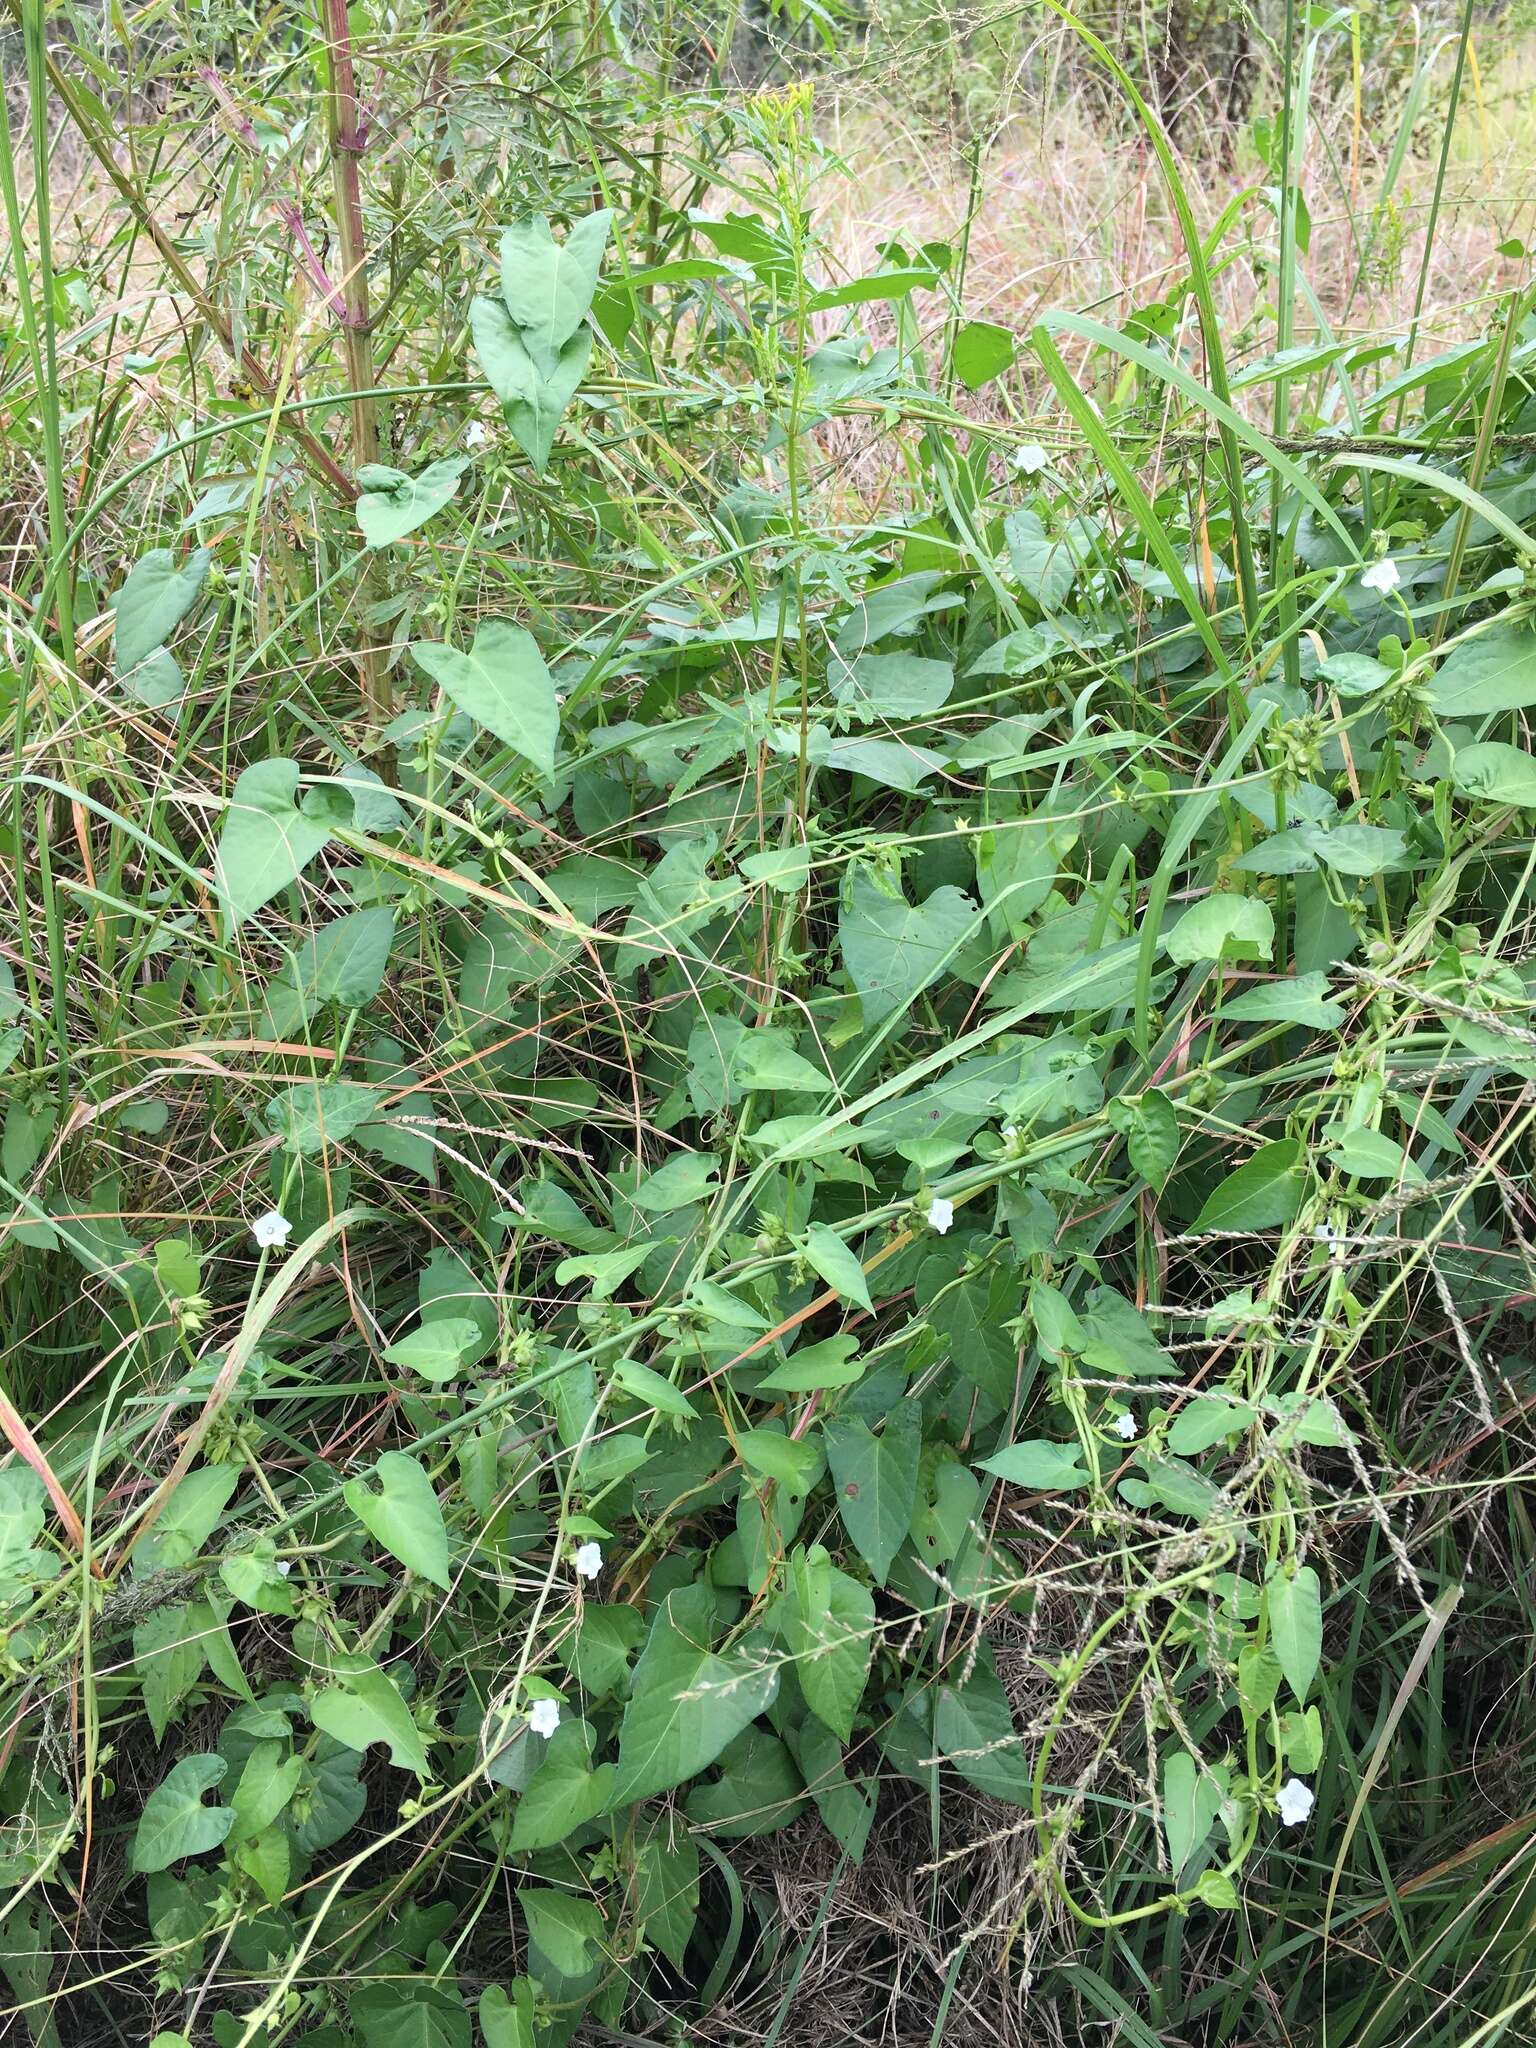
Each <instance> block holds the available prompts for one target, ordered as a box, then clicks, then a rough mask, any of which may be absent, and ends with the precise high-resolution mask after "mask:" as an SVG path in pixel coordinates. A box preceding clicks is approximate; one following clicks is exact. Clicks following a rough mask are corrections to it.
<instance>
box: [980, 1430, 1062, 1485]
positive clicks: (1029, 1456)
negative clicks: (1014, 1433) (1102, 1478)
mask: <svg viewBox="0 0 1536 2048" xmlns="http://www.w3.org/2000/svg"><path fill="white" fill-rule="evenodd" d="M1081 1459H1082V1450H1081V1448H1080V1447H1079V1446H1078V1445H1077V1444H1053V1443H1048V1442H1047V1441H1046V1440H1045V1439H1044V1438H1043V1437H1033V1438H1031V1439H1030V1441H1029V1442H1028V1443H1022V1444H1008V1445H1007V1446H1006V1447H1005V1448H1004V1449H1003V1450H1000V1451H997V1452H995V1453H994V1454H993V1456H991V1457H990V1458H983V1459H982V1460H981V1461H980V1462H981V1469H982V1471H983V1472H991V1473H993V1474H994V1475H995V1476H996V1477H997V1478H999V1479H1006V1480H1007V1481H1008V1482H1009V1484H1010V1485H1011V1486H1035V1487H1042V1488H1045V1489H1047V1490H1049V1491H1052V1492H1055V1491H1058V1490H1061V1489H1065V1488H1068V1487H1074V1486H1086V1485H1087V1484H1088V1474H1087V1473H1086V1472H1085V1471H1084V1469H1083V1466H1082V1463H1081Z"/></svg>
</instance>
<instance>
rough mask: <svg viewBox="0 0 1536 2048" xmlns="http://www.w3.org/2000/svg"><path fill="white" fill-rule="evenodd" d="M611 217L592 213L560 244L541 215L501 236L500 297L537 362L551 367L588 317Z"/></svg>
mask: <svg viewBox="0 0 1536 2048" xmlns="http://www.w3.org/2000/svg"><path fill="white" fill-rule="evenodd" d="M612 224H613V215H612V213H611V212H609V211H608V210H607V209H606V208H604V209H603V210H601V211H600V212H597V213H589V214H587V215H586V216H585V217H584V218H583V219H581V220H578V221H576V222H575V223H574V225H573V226H572V227H571V229H570V231H569V232H568V233H567V235H566V238H565V240H564V241H563V242H557V241H556V240H555V238H554V235H553V233H552V232H551V229H550V225H549V222H548V221H547V220H546V219H545V218H544V216H543V215H542V214H537V215H535V216H534V217H533V218H532V219H531V220H522V221H518V222H517V223H516V224H515V225H514V226H512V227H509V228H507V229H506V230H505V232H504V233H503V235H502V238H501V299H502V304H503V305H504V306H505V307H506V309H507V312H508V313H509V315H510V316H511V319H512V324H513V326H514V327H516V328H517V329H518V332H519V333H520V335H521V337H522V339H523V341H524V343H525V344H526V346H527V348H528V351H529V353H530V354H531V355H532V357H533V359H534V361H535V362H536V363H537V364H539V365H540V367H541V368H543V369H545V370H549V369H552V368H553V367H554V364H555V362H556V361H557V360H558V358H559V355H560V351H561V350H562V349H563V348H564V347H565V345H566V343H567V342H568V341H569V340H570V339H571V336H572V335H573V334H575V332H576V330H577V329H578V328H579V327H580V326H581V323H582V321H583V320H585V319H586V317H587V309H588V308H589V307H590V306H591V304H592V295H593V293H594V292H595V291H596V290H597V279H598V273H599V271H600V270H601V269H602V264H603V251H604V250H605V249H606V248H607V246H608V230H609V228H610V227H611V226H612Z"/></svg>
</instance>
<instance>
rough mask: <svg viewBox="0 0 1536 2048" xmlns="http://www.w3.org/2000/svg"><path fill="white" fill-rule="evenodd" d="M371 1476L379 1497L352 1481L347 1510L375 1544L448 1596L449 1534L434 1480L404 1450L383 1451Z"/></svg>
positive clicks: (345, 1490)
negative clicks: (435, 1491) (440, 1588)
mask: <svg viewBox="0 0 1536 2048" xmlns="http://www.w3.org/2000/svg"><path fill="white" fill-rule="evenodd" d="M372 1476H373V1478H374V1479H375V1480H376V1481H377V1482H378V1488H379V1490H378V1491H377V1492H375V1491H374V1489H373V1488H372V1487H371V1486H370V1485H369V1484H368V1482H367V1481H366V1480H364V1479H349V1480H348V1481H347V1483H346V1485H345V1486H344V1487H343V1489H342V1491H343V1493H344V1494H345V1496H346V1502H347V1506H348V1507H349V1508H350V1509H351V1510H352V1512H353V1514H354V1515H356V1517H357V1519H358V1520H359V1521H360V1522H361V1523H362V1525H363V1527H364V1528H365V1529H366V1530H367V1531H368V1533H369V1535H370V1536H372V1538H373V1540H374V1541H375V1542H376V1543H378V1544H379V1545H381V1546H382V1547H383V1548H384V1549H385V1550H387V1551H388V1552H389V1553H390V1555H391V1556H392V1557H397V1558H399V1560H400V1562H401V1563H402V1564H403V1565H404V1566H406V1568H407V1569H408V1570H409V1571H413V1572H419V1573H420V1574H421V1576H422V1577H423V1578H424V1579H430V1580H431V1581H432V1583H433V1585H434V1586H441V1587H442V1589H443V1591H444V1592H445V1593H446V1592H447V1591H448V1590H449V1588H450V1587H451V1586H452V1584H453V1579H452V1576H451V1574H450V1571H449V1565H448V1532H447V1530H446V1529H445V1528H444V1526H443V1511H442V1508H441V1507H440V1506H439V1505H438V1499H437V1495H436V1494H435V1493H434V1492H433V1490H432V1482H431V1480H430V1479H429V1478H428V1477H427V1475H426V1473H425V1472H424V1471H423V1470H422V1468H421V1467H420V1465H418V1464H417V1462H416V1460H415V1459H414V1458H412V1457H408V1456H407V1455H406V1453H405V1452H404V1451H384V1452H382V1453H381V1454H380V1456H379V1458H378V1461H377V1462H376V1463H375V1465H374V1468H373V1475H372Z"/></svg>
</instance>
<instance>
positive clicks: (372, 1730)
mask: <svg viewBox="0 0 1536 2048" xmlns="http://www.w3.org/2000/svg"><path fill="white" fill-rule="evenodd" d="M309 1717H310V1719H311V1720H312V1721H313V1722H314V1724H315V1726H316V1727H317V1728H319V1729H322V1730H323V1731H324V1732H325V1733H326V1734H327V1735H329V1736H331V1737H332V1738H333V1739H334V1740H335V1741H337V1742H339V1743H341V1744H343V1746H344V1747H345V1748H347V1749H355V1750H358V1751H362V1750H365V1749H367V1748H368V1746H369V1745H370V1743H374V1742H382V1743H385V1744H387V1746H388V1748H389V1760H390V1762H391V1763H392V1764H394V1765H395V1766H396V1767H397V1768H398V1769H400V1770H403V1771H414V1772H415V1773H416V1775H417V1777H418V1778H425V1777H426V1776H427V1752H426V1747H425V1745H424V1744H423V1742H422V1737H421V1730H420V1729H419V1728H418V1727H417V1725H416V1722H415V1719H414V1717H413V1716H412V1713H411V1710H410V1708H409V1707H408V1706H407V1705H406V1703H405V1701H404V1700H403V1699H402V1698H401V1696H400V1688H399V1687H398V1686H397V1685H396V1684H395V1682H394V1680H393V1679H392V1678H391V1677H390V1676H389V1674H388V1672H386V1671H381V1670H380V1669H379V1667H378V1665H377V1664H375V1663H373V1662H372V1660H371V1659H369V1658H367V1657H365V1656H362V1655H361V1654H353V1655H351V1656H349V1657H347V1658H345V1659H343V1660H341V1661H340V1663H339V1664H338V1668H337V1671H336V1683H335V1684H334V1685H328V1686H324V1687H322V1688H321V1690H320V1691H319V1692H317V1693H316V1694H315V1696H314V1698H313V1699H312V1700H311V1701H310V1703H309Z"/></svg>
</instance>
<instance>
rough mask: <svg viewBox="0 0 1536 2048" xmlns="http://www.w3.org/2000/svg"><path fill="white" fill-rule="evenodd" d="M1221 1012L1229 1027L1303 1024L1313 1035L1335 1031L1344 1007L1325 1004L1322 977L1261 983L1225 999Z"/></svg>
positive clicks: (1302, 976)
mask: <svg viewBox="0 0 1536 2048" xmlns="http://www.w3.org/2000/svg"><path fill="white" fill-rule="evenodd" d="M1221 1010H1222V1015H1223V1016H1224V1017H1225V1018H1227V1019H1228V1020H1229V1022H1233V1023H1246V1024H1306V1025H1309V1026H1311V1028H1312V1029H1313V1030H1315V1031H1337V1030H1338V1028H1339V1026H1340V1025H1341V1024H1342V1023H1343V1022H1344V1005H1343V1004H1342V1003H1335V1002H1332V1001H1330V1000H1329V997H1328V977H1327V975H1326V974H1293V975H1290V976H1288V977H1287V978H1286V979H1285V980H1283V981H1266V982H1261V983H1260V984H1259V985H1258V986H1257V987H1253V988H1245V989H1243V990H1242V991H1241V992H1240V993H1239V994H1237V995H1235V996H1229V997H1228V998H1227V999H1226V1001H1225V1002H1224V1003H1223V1004H1222V1006H1221Z"/></svg>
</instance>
